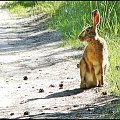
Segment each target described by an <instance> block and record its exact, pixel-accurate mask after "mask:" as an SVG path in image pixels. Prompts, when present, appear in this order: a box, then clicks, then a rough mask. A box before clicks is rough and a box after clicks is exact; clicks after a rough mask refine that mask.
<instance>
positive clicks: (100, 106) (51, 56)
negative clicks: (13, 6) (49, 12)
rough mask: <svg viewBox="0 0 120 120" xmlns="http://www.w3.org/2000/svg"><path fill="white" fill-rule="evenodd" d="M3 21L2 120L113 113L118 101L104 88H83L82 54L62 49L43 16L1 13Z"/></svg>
mask: <svg viewBox="0 0 120 120" xmlns="http://www.w3.org/2000/svg"><path fill="white" fill-rule="evenodd" d="M0 19H1V21H0V118H26V119H27V118H34V119H35V118H36V119H37V118H39V119H41V118H49V119H50V118H60V119H62V118H73V119H75V118H100V117H102V116H104V115H105V114H110V113H112V112H113V109H111V108H113V106H114V103H116V102H118V101H119V100H117V98H116V97H114V96H112V95H110V94H107V95H103V94H102V92H103V91H105V90H106V88H92V89H88V90H81V89H80V88H79V84H80V79H79V69H77V68H76V64H77V63H78V62H79V59H80V56H81V54H82V51H80V50H79V51H77V50H72V49H66V48H61V47H60V44H61V35H60V33H58V32H57V31H54V30H50V29H48V28H47V24H46V22H47V20H48V18H47V17H46V16H45V15H44V14H40V15H39V17H38V16H34V17H31V18H25V19H20V18H19V19H11V18H10V16H9V14H8V11H6V10H0ZM78 58H79V59H78ZM24 76H27V78H28V79H27V80H23V78H24ZM61 83H62V84H63V88H62V89H60V87H59V84H61ZM40 89H43V90H44V91H43V92H39V90H40ZM111 101H112V102H111ZM25 111H28V113H29V114H28V115H24V112H25Z"/></svg>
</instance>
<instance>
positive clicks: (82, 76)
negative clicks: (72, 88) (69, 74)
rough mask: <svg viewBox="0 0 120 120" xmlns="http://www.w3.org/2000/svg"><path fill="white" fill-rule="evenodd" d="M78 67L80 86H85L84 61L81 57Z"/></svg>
mask: <svg viewBox="0 0 120 120" xmlns="http://www.w3.org/2000/svg"><path fill="white" fill-rule="evenodd" d="M79 68H80V78H81V83H80V88H86V82H85V74H86V63H85V61H84V59H83V58H82V59H81V61H80V64H79Z"/></svg>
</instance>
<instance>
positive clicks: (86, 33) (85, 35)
mask: <svg viewBox="0 0 120 120" xmlns="http://www.w3.org/2000/svg"><path fill="white" fill-rule="evenodd" d="M92 17H93V26H91V27H88V28H86V29H85V30H83V31H82V32H81V33H80V35H79V36H78V38H79V39H80V41H87V40H88V39H91V38H94V37H95V36H96V35H97V34H98V33H97V25H98V24H99V22H100V14H99V11H98V10H94V11H93V12H92Z"/></svg>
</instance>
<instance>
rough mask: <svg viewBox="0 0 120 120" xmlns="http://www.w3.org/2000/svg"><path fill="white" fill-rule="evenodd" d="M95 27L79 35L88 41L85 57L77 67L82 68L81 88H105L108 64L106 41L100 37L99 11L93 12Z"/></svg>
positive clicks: (81, 38)
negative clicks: (98, 31)
mask: <svg viewBox="0 0 120 120" xmlns="http://www.w3.org/2000/svg"><path fill="white" fill-rule="evenodd" d="M92 15H93V26H92V27H88V28H87V29H85V30H83V32H82V33H81V34H80V35H79V39H80V41H86V42H87V43H88V45H87V46H86V48H85V50H84V53H83V57H82V59H81V60H80V63H79V64H77V67H78V68H80V77H81V84H80V88H91V87H95V86H97V85H98V86H103V84H104V77H105V71H106V67H107V64H108V52H107V45H106V41H105V40H104V39H103V38H101V37H99V36H98V33H97V25H98V23H99V21H100V15H99V12H98V11H97V10H95V11H93V12H92Z"/></svg>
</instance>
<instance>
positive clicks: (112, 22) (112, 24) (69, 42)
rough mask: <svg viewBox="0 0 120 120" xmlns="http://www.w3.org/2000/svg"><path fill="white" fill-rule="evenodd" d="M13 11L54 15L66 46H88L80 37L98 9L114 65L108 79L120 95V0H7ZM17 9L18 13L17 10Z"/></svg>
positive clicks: (24, 14)
mask: <svg viewBox="0 0 120 120" xmlns="http://www.w3.org/2000/svg"><path fill="white" fill-rule="evenodd" d="M3 8H8V9H9V10H10V13H11V14H12V15H17V16H22V17H27V16H30V15H34V14H37V13H40V12H44V13H46V14H48V15H49V16H50V17H51V21H50V22H49V27H50V28H52V29H56V30H58V31H60V32H61V33H62V37H63V46H64V47H66V46H67V47H72V48H76V49H78V48H79V49H81V48H84V43H80V41H78V40H77V37H78V35H79V33H80V31H81V30H82V29H83V28H85V27H87V26H88V25H91V24H92V18H91V12H92V11H93V10H94V9H98V10H99V12H100V14H101V23H100V25H99V28H98V31H99V34H100V36H102V37H103V38H105V40H106V42H107V45H108V51H109V61H110V67H109V72H108V73H107V81H108V82H109V84H110V90H111V91H113V93H114V94H115V95H120V75H119V73H120V29H119V28H120V17H119V16H120V12H119V9H120V2H119V1H60V2H59V1H14V2H6V4H4V5H3ZM13 13H14V14H13Z"/></svg>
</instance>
